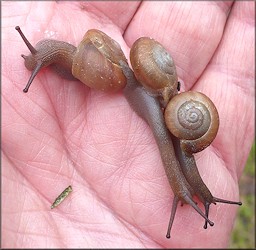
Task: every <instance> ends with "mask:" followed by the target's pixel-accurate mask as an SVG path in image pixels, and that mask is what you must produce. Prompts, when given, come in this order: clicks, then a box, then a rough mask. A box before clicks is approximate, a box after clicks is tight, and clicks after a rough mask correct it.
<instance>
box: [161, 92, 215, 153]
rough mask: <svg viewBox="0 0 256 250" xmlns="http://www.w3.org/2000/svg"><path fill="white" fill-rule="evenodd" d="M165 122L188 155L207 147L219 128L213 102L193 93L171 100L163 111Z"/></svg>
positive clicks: (177, 96)
mask: <svg viewBox="0 0 256 250" xmlns="http://www.w3.org/2000/svg"><path fill="white" fill-rule="evenodd" d="M165 121H166V125H167V127H168V129H169V130H170V131H171V133H172V134H173V135H174V136H176V137H178V138H179V139H181V147H182V149H183V150H184V151H185V152H186V153H188V154H193V153H197V152H200V151H202V150H203V149H205V148H206V147H208V146H209V145H210V144H211V143H212V141H213V140H214V138H215V136H216V134H217V131H218V128H219V115H218V112H217V109H216V107H215V105H214V104H213V102H212V101H211V100H210V99H209V98H208V97H207V96H206V95H204V94H202V93H199V92H193V91H188V92H184V93H181V94H179V95H176V96H175V97H173V98H172V99H171V101H170V102H169V104H168V106H167V107H166V110H165Z"/></svg>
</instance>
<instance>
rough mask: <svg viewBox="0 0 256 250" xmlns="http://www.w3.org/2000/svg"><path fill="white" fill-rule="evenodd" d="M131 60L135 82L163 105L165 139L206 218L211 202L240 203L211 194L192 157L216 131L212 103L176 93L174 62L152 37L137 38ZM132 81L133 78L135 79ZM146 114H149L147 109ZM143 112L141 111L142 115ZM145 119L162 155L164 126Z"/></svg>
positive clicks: (191, 93)
mask: <svg viewBox="0 0 256 250" xmlns="http://www.w3.org/2000/svg"><path fill="white" fill-rule="evenodd" d="M130 61H131V64H132V67H133V70H134V75H135V77H136V79H137V80H138V82H140V83H141V84H142V85H143V86H144V88H145V89H146V90H147V91H149V95H150V94H151V96H157V98H160V102H161V104H162V106H163V108H165V111H164V117H165V124H166V126H167V127H168V129H169V131H170V132H171V135H170V138H171V139H170V138H168V140H172V142H173V146H174V150H175V156H176V157H177V159H178V161H179V164H180V166H181V170H182V173H183V175H184V176H185V178H186V181H187V182H188V183H189V186H190V188H191V189H192V190H193V192H194V194H195V195H197V196H198V198H199V199H200V200H201V201H202V203H203V204H204V207H205V215H206V217H207V218H208V215H209V207H210V204H212V203H213V204H216V202H221V203H228V204H236V205H242V203H241V202H235V201H229V200H224V199H220V198H217V197H214V196H213V195H212V194H211V192H210V190H209V189H208V188H207V186H206V185H205V183H204V182H203V180H202V178H201V176H200V174H199V172H198V169H197V166H196V162H195V159H194V156H193V154H194V153H197V152H200V151H202V150H203V149H205V148H206V147H208V146H209V145H210V144H211V143H212V141H213V140H214V138H215V137H216V134H217V132H218V128H219V115H218V111H217V109H216V107H215V105H214V104H213V102H212V101H211V100H210V99H209V98H208V97H207V96H205V95H204V94H202V93H199V92H194V91H188V92H185V93H181V94H178V91H179V88H180V86H179V85H180V83H179V82H178V80H177V73H176V69H175V64H174V62H173V60H172V58H171V56H170V55H169V53H168V52H167V50H166V49H165V48H164V47H163V46H162V45H161V44H160V43H159V42H157V41H155V40H154V39H151V38H148V37H142V38H139V39H137V40H136V41H135V42H134V44H133V46H132V48H131V51H130ZM130 78H131V77H130ZM132 81H134V79H133V80H132ZM152 81H155V82H156V85H154V84H153V82H152ZM128 82H129V80H128ZM176 84H178V85H177V88H175V86H176ZM127 85H128V83H127ZM159 86H160V87H159ZM126 88H127V87H125V89H126ZM125 89H124V91H125ZM161 98H162V99H161ZM127 99H128V96H127ZM133 103H135V101H133V102H132V103H131V105H133V106H134V104H133ZM133 109H135V107H133ZM154 109H159V107H156V105H155V106H154V107H153V105H151V110H154ZM145 110H147V109H146V108H144V110H143V112H145ZM151 112H153V111H151ZM146 113H147V114H148V110H147V112H146ZM147 114H146V115H147ZM146 115H145V114H144V116H146ZM140 116H143V114H140ZM144 119H145V118H144ZM145 120H147V122H148V123H149V125H150V127H151V129H152V131H154V130H157V131H156V132H155V133H154V134H155V139H156V142H157V144H158V147H159V150H160V152H161V153H162V154H163V152H165V147H164V146H162V145H161V142H159V140H163V139H162V138H161V136H162V135H163V134H165V133H166V132H165V131H164V130H165V129H163V127H164V126H163V125H162V124H161V126H160V125H159V123H162V121H161V122H160V119H159V120H158V121H157V122H156V121H153V123H155V124H151V123H152V121H150V120H149V119H147V118H146V119H145ZM159 135H161V136H159ZM166 137H167V136H166ZM163 157H164V156H163ZM163 157H162V159H163ZM164 165H165V164H164ZM167 167H168V166H167ZM165 168H166V166H165ZM168 171H169V170H166V172H167V176H168V179H169V181H170V176H169V174H168ZM177 179H178V178H177ZM174 181H175V180H174ZM170 184H171V183H170ZM171 186H172V185H171ZM175 188H176V187H175V186H174V187H173V188H172V189H173V192H174V194H176V193H177V190H175ZM191 194H192V193H191ZM176 199H177V198H176ZM174 200H175V198H174ZM181 201H182V199H181ZM175 206H176V204H175V205H173V210H172V214H171V219H170V222H169V226H168V231H167V238H169V237H170V230H171V227H172V223H173V219H174V214H175V211H174V209H176V208H175ZM207 223H208V222H207V220H205V225H204V228H205V229H206V228H207ZM210 225H211V224H210Z"/></svg>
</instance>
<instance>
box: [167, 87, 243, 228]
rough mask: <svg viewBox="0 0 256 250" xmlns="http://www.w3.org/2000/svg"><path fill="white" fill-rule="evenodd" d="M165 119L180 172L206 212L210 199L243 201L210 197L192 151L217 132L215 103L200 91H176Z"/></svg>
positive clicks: (205, 143)
mask: <svg viewBox="0 0 256 250" xmlns="http://www.w3.org/2000/svg"><path fill="white" fill-rule="evenodd" d="M165 122H166V125H167V127H168V129H169V130H170V132H171V133H172V134H173V135H174V136H175V137H174V136H173V138H172V140H173V142H174V144H175V146H174V147H175V152H176V156H177V158H178V159H179V162H180V164H181V166H182V172H183V174H184V175H185V177H186V179H187V181H188V182H189V184H190V185H191V187H192V188H193V190H194V191H195V193H196V195H197V196H198V197H199V198H200V200H201V201H202V202H203V204H204V206H205V214H206V216H207V217H208V215H209V207H210V204H212V203H213V204H215V205H216V202H221V203H228V204H235V205H242V203H241V202H235V201H228V200H223V199H220V198H216V197H213V196H212V194H211V192H210V191H209V189H208V188H207V186H206V185H205V183H204V182H203V180H202V178H201V176H200V174H199V172H198V169H197V166H196V162H195V159H194V156H193V155H192V154H194V153H197V152H200V151H202V150H203V149H205V148H206V147H208V146H209V145H210V144H211V143H212V141H213V140H214V138H215V137H216V135H217V132H218V128H219V115H218V112H217V109H216V107H215V105H214V103H213V102H212V101H211V100H210V99H209V98H208V97H207V96H206V95H204V94H203V93H200V92H193V91H187V92H184V93H181V94H178V95H176V96H175V97H174V98H173V99H172V100H170V102H169V103H168V105H167V107H166V110H165ZM177 138H178V139H180V141H178V140H177ZM204 228H205V229H206V228H207V221H205V225H204Z"/></svg>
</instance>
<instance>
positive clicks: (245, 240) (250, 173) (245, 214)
mask: <svg viewBox="0 0 256 250" xmlns="http://www.w3.org/2000/svg"><path fill="white" fill-rule="evenodd" d="M239 190H240V199H241V202H242V203H243V205H242V206H240V207H239V208H238V214H237V219H236V221H235V225H234V228H233V232H232V236H231V239H230V243H229V248H253V249H255V141H254V143H253V146H252V149H251V152H250V155H249V157H248V160H247V163H246V166H245V169H244V172H243V175H242V177H241V179H240V181H239Z"/></svg>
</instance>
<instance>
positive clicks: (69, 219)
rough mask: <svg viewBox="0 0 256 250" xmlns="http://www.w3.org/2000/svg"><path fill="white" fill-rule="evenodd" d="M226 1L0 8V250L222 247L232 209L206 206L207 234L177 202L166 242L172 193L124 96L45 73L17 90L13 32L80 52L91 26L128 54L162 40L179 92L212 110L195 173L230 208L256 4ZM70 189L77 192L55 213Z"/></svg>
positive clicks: (20, 72) (247, 124)
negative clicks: (205, 100) (215, 124)
mask: <svg viewBox="0 0 256 250" xmlns="http://www.w3.org/2000/svg"><path fill="white" fill-rule="evenodd" d="M232 4H233V3H232V2H225V3H223V2H217V3H215V2H212V1H211V2H200V1H199V2H185V3H183V2H151V1H150V2H143V3H142V4H140V2H123V3H118V2H115V3H111V2H92V3H88V2H87V3H83V2H41V3H40V2H39V3H36V2H33V3H31V2H2V7H3V9H2V10H3V19H2V21H3V26H2V27H3V34H2V35H3V50H2V53H3V57H2V59H3V68H2V69H3V71H2V72H3V75H2V219H3V221H2V236H3V237H2V239H3V240H2V247H18V248H36V247H43V248H47V247H55V248H63V247H73V248H78V247H139V248H140V247H158V248H159V247H160V248H161V247H174V248H177V247H184V248H188V247H202V248H207V247H226V246H227V244H228V241H229V238H230V234H231V230H232V226H233V224H234V220H235V216H236V212H237V206H234V205H225V204H217V205H216V206H214V205H211V208H210V219H211V220H212V221H214V222H215V225H214V226H213V227H209V228H208V229H207V230H205V229H203V224H204V220H203V218H201V217H200V216H199V215H198V214H197V213H196V212H195V211H194V210H193V208H191V207H190V206H187V205H184V206H183V207H180V206H178V211H177V213H176V217H175V220H174V225H173V229H172V238H171V239H169V240H167V239H166V238H165V235H166V230H167V225H168V220H169V216H170V211H171V204H172V200H173V192H172V190H171V188H170V186H169V184H168V180H167V178H166V175H165V173H164V169H163V166H162V163H161V158H160V154H159V151H158V148H157V146H156V144H155V141H154V138H153V135H152V133H151V131H150V129H149V127H148V125H147V124H146V123H145V122H144V121H143V120H142V119H141V118H139V117H138V116H137V115H136V114H135V113H134V112H133V111H132V109H131V108H130V106H129V105H128V103H127V101H126V99H125V98H124V96H123V94H122V92H120V93H117V94H106V93H102V92H99V91H95V90H91V89H89V88H88V87H86V86H85V85H84V84H82V83H81V82H70V81H66V80H63V79H60V78H59V76H57V75H56V74H54V73H53V72H51V71H50V70H49V69H46V70H43V71H42V72H40V73H39V75H38V76H37V77H36V79H35V80H34V82H33V83H32V85H31V88H30V90H29V92H28V93H27V94H24V93H23V92H22V89H23V88H24V87H25V84H26V83H27V80H28V78H29V76H30V72H29V71H28V70H27V69H26V68H25V66H24V64H23V59H22V58H21V57H20V54H25V55H27V54H29V52H28V49H27V47H26V46H25V44H24V43H23V41H22V40H21V38H20V37H19V35H18V33H17V31H15V29H14V28H15V26H16V25H19V26H20V27H21V28H22V30H23V31H24V33H25V35H26V36H27V37H28V39H29V40H30V41H31V43H32V44H34V45H35V43H36V42H38V41H39V40H41V39H43V38H52V39H57V40H63V41H67V42H70V43H72V44H74V45H77V44H78V43H79V42H80V41H81V39H82V37H83V35H84V33H85V32H86V31H87V30H88V29H90V28H97V29H100V30H102V31H103V32H105V33H107V34H108V35H109V36H111V37H112V38H114V39H115V40H116V41H118V42H119V43H120V45H121V47H122V49H123V51H124V53H125V54H126V56H127V57H128V56H129V48H130V47H131V45H132V43H133V42H134V41H135V40H136V39H137V38H139V37H141V36H150V37H153V38H155V39H156V40H158V41H159V42H160V43H162V44H163V45H164V46H165V47H166V48H167V49H168V51H169V52H170V53H171V55H172V57H173V59H174V61H175V63H176V66H177V72H178V76H179V80H180V81H181V83H182V87H181V91H185V90H189V89H193V90H196V91H201V92H203V93H205V94H206V95H208V96H209V97H210V98H211V99H212V101H213V102H214V103H215V105H216V107H217V109H218V111H219V115H220V128H219V132H218V135H217V137H216V139H215V140H214V142H213V143H212V145H211V146H210V147H208V148H207V149H205V150H204V151H203V152H201V153H198V154H197V155H196V156H195V157H196V161H197V165H198V168H199V171H200V173H201V176H202V178H203V180H204V181H205V183H206V184H207V186H208V187H209V189H210V190H211V192H212V194H213V195H214V196H216V197H219V198H223V199H228V200H237V201H238V200H239V188H238V181H239V178H240V176H241V174H242V171H243V168H244V166H245V162H246V159H247V156H248V153H249V151H250V148H251V145H252V141H253V138H254V95H255V93H254V66H255V65H254V52H255V47H254V46H255V45H254V11H255V10H254V4H253V2H250V3H249V2H237V3H235V4H233V5H232ZM229 11H230V14H229V15H228V13H229ZM238 104H239V105H238ZM68 185H72V187H73V192H72V193H71V194H70V196H69V197H68V198H67V199H66V200H65V201H64V202H63V203H62V204H61V205H60V206H59V207H57V208H55V209H53V210H51V209H50V206H51V203H52V202H53V201H54V199H55V198H56V197H57V196H58V195H59V194H60V193H61V192H62V191H63V190H64V189H65V188H66V187H67V186H68ZM196 201H197V202H199V201H198V200H197V199H196ZM199 206H200V207H201V208H202V209H203V207H202V204H201V203H200V202H199Z"/></svg>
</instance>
